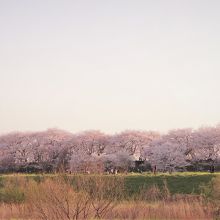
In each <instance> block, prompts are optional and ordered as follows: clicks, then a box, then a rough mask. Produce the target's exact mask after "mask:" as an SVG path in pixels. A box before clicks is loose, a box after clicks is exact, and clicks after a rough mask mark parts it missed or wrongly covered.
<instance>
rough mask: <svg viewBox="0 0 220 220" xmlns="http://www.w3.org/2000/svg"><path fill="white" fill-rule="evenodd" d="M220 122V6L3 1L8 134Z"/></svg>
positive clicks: (0, 20)
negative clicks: (14, 131) (32, 131)
mask: <svg viewBox="0 0 220 220" xmlns="http://www.w3.org/2000/svg"><path fill="white" fill-rule="evenodd" d="M219 122H220V1H219V0H212V1H210V0H206V1H204V0H181V1H180V0H179V1H178V0H173V1H169V0H166V1H164V0H151V1H150V0H149V1H148V0H142V1H141V0H133V1H131V0H111V1H109V0H108V1H107V0H77V1H76V0H59V1H58V0H51V1H49V0H0V132H8V131H13V130H44V129H47V128H49V127H58V128H62V129H65V130H69V131H72V132H76V131H81V130H87V129H100V130H102V131H105V132H118V131H121V130H125V129H140V130H149V129H153V130H159V131H166V130H167V129H171V128H182V127H198V126H200V125H214V124H217V123H219Z"/></svg>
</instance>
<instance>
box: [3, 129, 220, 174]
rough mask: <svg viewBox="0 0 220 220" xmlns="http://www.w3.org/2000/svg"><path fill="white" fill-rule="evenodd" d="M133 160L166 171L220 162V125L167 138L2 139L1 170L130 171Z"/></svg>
mask: <svg viewBox="0 0 220 220" xmlns="http://www.w3.org/2000/svg"><path fill="white" fill-rule="evenodd" d="M135 160H141V161H145V163H147V164H150V165H151V166H155V165H156V166H157V168H158V170H162V171H163V170H170V169H173V170H174V169H180V168H182V169H185V167H187V166H196V165H198V164H199V162H201V161H203V162H206V163H210V164H211V163H216V162H218V161H219V160H220V126H216V127H203V128H199V129H197V130H193V129H177V130H172V131H169V132H168V133H167V134H163V135H162V134H159V133H157V132H152V131H149V132H145V131H124V132H122V133H118V134H115V135H107V134H104V133H102V132H99V131H85V132H82V133H78V134H72V133H69V132H66V131H62V130H57V129H49V130H47V131H44V132H30V133H21V132H14V133H10V134H7V135H2V136H0V171H1V172H37V171H42V172H56V171H68V172H82V171H83V172H97V171H99V172H102V171H104V170H107V169H109V170H110V169H113V168H117V169H120V170H123V171H128V170H129V169H131V168H132V167H133V166H134V161H135Z"/></svg>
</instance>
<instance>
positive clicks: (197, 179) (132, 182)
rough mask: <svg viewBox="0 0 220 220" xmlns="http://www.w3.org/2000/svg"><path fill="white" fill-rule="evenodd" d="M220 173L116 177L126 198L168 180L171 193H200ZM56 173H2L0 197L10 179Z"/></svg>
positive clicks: (77, 176) (34, 177) (74, 176)
mask: <svg viewBox="0 0 220 220" xmlns="http://www.w3.org/2000/svg"><path fill="white" fill-rule="evenodd" d="M217 175H220V173H215V174H210V173H201V172H185V173H172V174H166V173H158V174H157V175H153V174H151V173H144V174H135V173H134V174H127V175H124V174H121V175H120V174H119V175H117V176H116V178H124V182H125V196H126V198H129V197H132V196H135V195H136V194H138V193H139V191H140V189H143V188H144V189H148V188H150V187H152V186H154V185H155V186H158V187H159V188H162V187H163V186H164V182H166V184H167V187H168V189H169V191H170V193H171V194H200V193H201V190H202V188H201V186H203V187H204V186H209V183H210V181H211V180H212V178H214V177H215V176H217ZM56 176H58V175H56V174H44V175H39V174H8V175H0V198H1V194H2V193H3V191H4V183H5V182H6V180H8V179H16V178H24V179H33V180H35V181H37V182H38V181H42V180H43V179H45V178H55V177H56ZM97 176H99V175H83V174H81V175H68V177H69V178H71V179H72V180H73V185H74V180H75V179H77V178H79V177H81V178H85V179H86V178H93V177H97ZM101 177H102V178H113V175H102V176H101ZM114 177H115V176H114Z"/></svg>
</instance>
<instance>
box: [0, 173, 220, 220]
mask: <svg viewBox="0 0 220 220" xmlns="http://www.w3.org/2000/svg"><path fill="white" fill-rule="evenodd" d="M16 184H17V185H20V186H21V190H22V192H25V202H24V203H22V202H21V203H13V202H9V203H7V204H6V203H1V204H0V219H3V220H8V219H26V220H27V219H29V220H32V219H46V220H52V219H53V220H54V219H59V220H66V219H69V220H70V219H151V220H152V219H154V220H155V219H157V220H160V219H161V220H162V219H163V220H165V219H167V220H168V219H169V220H171V219H189V220H190V219H191V220H196V219H205V220H208V219H214V217H215V219H217V215H218V214H219V213H218V210H219V209H218V204H219V203H218V199H219V179H216V180H215V181H214V182H213V186H214V188H213V192H215V199H217V203H211V202H209V201H207V200H205V199H204V198H203V197H202V196H194V195H178V194H176V195H175V196H172V195H170V193H169V190H168V188H167V186H166V182H165V183H164V187H163V188H162V189H159V188H158V187H157V186H152V187H151V188H149V189H145V188H142V189H141V190H140V197H139V199H138V198H135V200H131V201H125V200H123V199H122V200H120V201H117V200H116V199H115V198H119V197H120V196H121V195H120V193H121V192H123V187H124V185H123V179H121V180H120V181H119V182H118V181H116V180H115V179H114V178H112V179H108V180H106V179H105V180H103V179H102V178H98V177H97V178H96V179H94V178H93V180H91V179H89V178H87V179H85V178H82V179H78V182H77V185H78V186H80V187H79V188H80V190H79V189H77V188H75V189H74V188H73V187H72V184H71V181H70V180H69V179H68V178H65V177H57V178H55V179H53V180H52V179H46V180H45V181H42V182H40V183H37V182H35V181H26V182H17V183H16ZM12 186H13V183H11V182H10V183H8V188H7V187H6V190H8V191H9V192H10V190H13V187H12ZM24 186H25V190H24ZM106 192H107V193H106ZM9 194H10V193H9ZM216 204H217V206H216ZM216 210H217V211H216Z"/></svg>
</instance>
